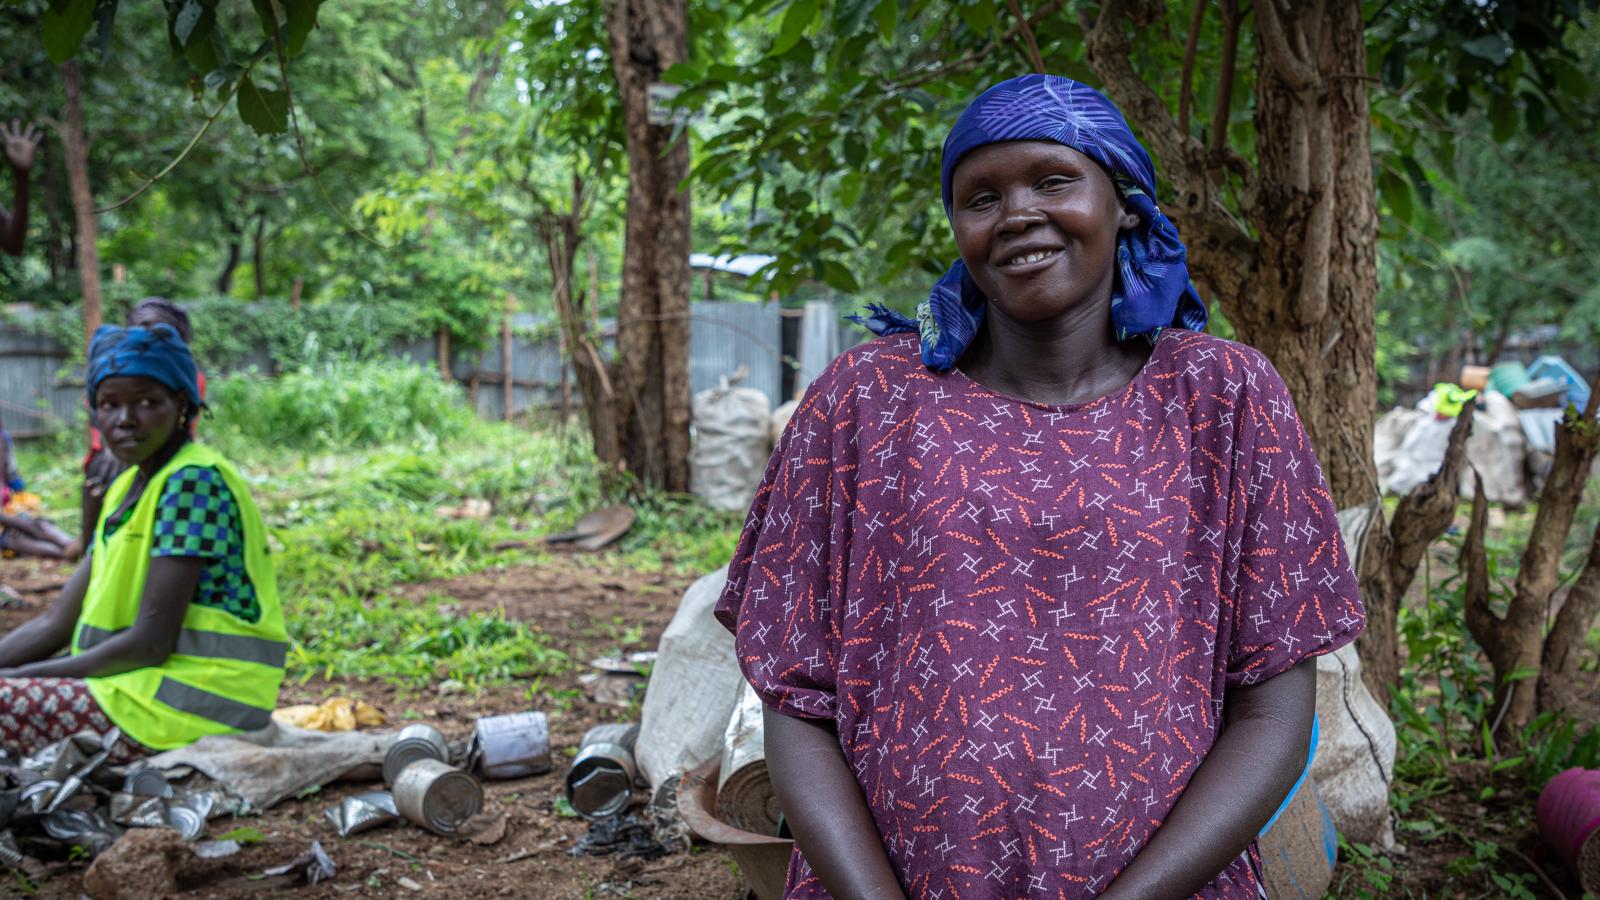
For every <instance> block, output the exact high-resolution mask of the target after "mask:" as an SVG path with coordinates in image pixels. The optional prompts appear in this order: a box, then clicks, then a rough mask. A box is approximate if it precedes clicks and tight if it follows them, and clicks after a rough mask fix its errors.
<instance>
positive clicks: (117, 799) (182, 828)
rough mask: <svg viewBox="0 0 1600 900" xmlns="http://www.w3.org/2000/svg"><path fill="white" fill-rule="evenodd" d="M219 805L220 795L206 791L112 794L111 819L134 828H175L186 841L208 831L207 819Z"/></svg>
mask: <svg viewBox="0 0 1600 900" xmlns="http://www.w3.org/2000/svg"><path fill="white" fill-rule="evenodd" d="M215 808H216V798H215V797H213V796H211V795H210V794H208V793H205V792H196V793H193V794H189V793H183V794H177V795H175V796H172V797H136V796H134V795H133V794H128V793H117V794H112V795H111V804H110V813H111V821H112V822H115V823H116V824H118V825H127V826H129V827H132V828H171V829H173V830H174V831H176V832H178V833H179V834H181V835H183V839H184V840H186V841H192V840H194V839H196V838H198V837H199V836H200V834H201V832H203V831H205V828H206V821H207V820H208V819H210V818H211V814H212V812H213V811H215Z"/></svg>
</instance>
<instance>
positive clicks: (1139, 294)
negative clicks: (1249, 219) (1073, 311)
mask: <svg viewBox="0 0 1600 900" xmlns="http://www.w3.org/2000/svg"><path fill="white" fill-rule="evenodd" d="M1006 141H1053V142H1055V143H1058V144H1064V145H1065V146H1068V147H1071V148H1072V149H1074V150H1077V151H1078V152H1079V153H1082V154H1083V155H1085V156H1087V157H1089V158H1090V159H1092V160H1094V161H1095V162H1097V163H1099V164H1100V166H1101V167H1102V168H1104V169H1105V170H1106V172H1107V173H1109V174H1110V175H1111V179H1112V181H1113V182H1114V183H1115V184H1116V186H1117V190H1118V192H1119V193H1120V194H1121V195H1122V199H1123V200H1124V202H1126V204H1127V206H1128V209H1129V210H1131V211H1132V212H1135V213H1137V214H1138V215H1139V222H1140V223H1139V225H1137V226H1136V227H1134V228H1131V229H1126V230H1124V231H1122V232H1121V233H1120V234H1118V236H1117V271H1116V275H1115V277H1114V279H1113V284H1112V288H1111V325H1112V328H1113V330H1114V331H1115V333H1116V337H1117V340H1119V341H1126V340H1130V339H1132V338H1134V337H1143V338H1146V339H1148V340H1150V341H1154V340H1155V338H1156V336H1157V335H1158V334H1160V333H1161V329H1163V328H1166V327H1167V326H1169V325H1176V326H1179V327H1181V328H1189V329H1193V330H1195V331H1200V330H1202V329H1204V328H1205V327H1206V318H1207V316H1206V307H1205V303H1203V302H1202V301H1201V300H1200V295H1199V294H1197V293H1195V289H1194V286H1193V285H1192V284H1190V283H1189V267H1188V264H1187V262H1186V258H1187V253H1186V251H1185V250H1184V246H1183V241H1182V240H1181V239H1180V238H1179V237H1178V229H1177V226H1175V225H1173V224H1172V222H1171V221H1170V220H1169V219H1167V217H1166V216H1165V215H1162V213H1161V210H1160V209H1158V208H1157V207H1156V203H1155V200H1154V199H1153V198H1154V197H1155V193H1156V175H1155V167H1154V166H1153V165H1152V164H1151V162H1150V154H1148V153H1146V152H1145V149H1144V147H1143V146H1142V145H1140V143H1139V140H1138V139H1137V138H1135V137H1134V136H1133V132H1132V131H1130V130H1129V129H1128V123H1127V122H1126V121H1125V120H1124V119H1123V118H1122V113H1121V112H1119V111H1118V110H1117V108H1116V107H1115V106H1113V105H1112V103H1111V101H1110V100H1107V99H1106V98H1105V97H1103V96H1101V94H1100V92H1098V91H1096V90H1094V89H1093V88H1091V87H1088V86H1087V85H1083V84H1080V83H1078V82H1076V81H1073V80H1072V79H1070V78H1062V77H1060V76H1058V75H1024V76H1022V77H1020V78H1012V79H1010V80H1008V81H1002V82H1000V83H999V84H997V85H995V86H994V87H991V88H989V89H988V90H987V91H984V92H983V94H981V95H980V96H979V97H978V99H977V100H974V101H973V102H972V105H970V106H968V107H967V108H966V110H965V111H964V112H962V113H961V117H960V118H958V119H957V120H956V124H955V125H954V126H953V127H952V128H951V129H950V135H949V136H948V137H946V138H945V141H944V166H943V171H942V172H941V174H940V182H941V184H940V187H941V189H942V191H943V194H944V211H945V215H946V216H949V215H950V203H951V198H950V185H951V181H952V179H953V176H954V174H955V169H956V164H957V163H959V162H961V160H962V158H963V157H965V156H966V155H967V154H968V153H971V152H972V151H973V150H976V149H978V148H979V147H983V146H986V145H988V144H998V143H1002V142H1006ZM987 306H988V298H987V297H985V296H984V294H983V292H982V291H981V290H979V289H978V286H977V284H976V283H974V282H973V280H972V276H971V275H970V274H969V273H968V272H967V267H966V264H965V263H963V262H962V261H961V260H959V259H957V260H956V262H955V264H954V265H952V266H951V267H950V270H949V271H948V272H946V273H945V274H944V277H942V278H940V279H939V281H938V282H937V283H936V284H934V286H933V290H932V291H930V292H929V294H928V299H927V300H926V301H925V302H923V303H922V304H920V305H919V306H918V307H917V319H916V321H912V320H911V319H908V318H906V317H905V316H903V315H901V314H900V313H897V312H895V311H893V310H890V309H887V308H885V307H882V306H878V305H876V304H874V305H873V306H871V307H869V310H868V314H867V315H865V316H861V317H857V321H859V322H861V323H862V324H863V325H866V326H867V327H868V328H870V329H872V330H873V331H874V332H876V333H878V334H895V333H897V332H909V331H916V332H919V333H920V334H921V337H922V361H923V362H924V363H925V364H927V366H928V367H929V368H932V369H936V370H944V369H949V368H951V367H952V366H954V365H955V364H956V360H958V359H960V358H961V354H962V353H963V352H965V351H966V349H967V345H968V344H970V343H971V342H972V339H973V337H974V336H976V335H977V333H978V329H979V328H980V327H981V326H982V325H983V315H984V310H985V309H986V307H987Z"/></svg>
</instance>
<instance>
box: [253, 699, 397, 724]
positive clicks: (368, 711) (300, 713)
mask: <svg viewBox="0 0 1600 900" xmlns="http://www.w3.org/2000/svg"><path fill="white" fill-rule="evenodd" d="M272 718H273V719H275V720H276V721H277V722H278V723H280V724H283V725H290V726H293V727H295V728H303V729H306V730H308V731H355V730H356V729H357V728H370V727H373V726H376V725H382V724H384V723H385V722H387V721H388V719H386V718H385V717H384V715H383V711H382V710H380V709H378V708H377V707H375V706H373V705H371V704H369V703H365V702H363V701H361V700H354V699H351V698H349V697H334V698H333V699H331V700H326V701H324V702H322V703H302V704H300V705H298V706H285V707H282V708H280V709H275V710H273V711H272Z"/></svg>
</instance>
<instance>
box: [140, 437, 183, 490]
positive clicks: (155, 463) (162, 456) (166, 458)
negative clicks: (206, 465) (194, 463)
mask: <svg viewBox="0 0 1600 900" xmlns="http://www.w3.org/2000/svg"><path fill="white" fill-rule="evenodd" d="M187 443H189V435H188V434H186V433H184V432H183V429H182V428H181V427H180V428H179V429H178V433H177V434H174V435H173V437H172V440H170V441H167V443H166V445H165V446H163V447H162V448H161V449H160V450H157V451H156V452H154V453H152V454H150V458H149V459H147V460H145V461H144V462H141V463H139V479H140V480H141V481H146V482H148V481H149V480H150V479H152V478H154V477H156V473H157V472H159V471H161V470H162V469H164V468H166V466H167V463H169V462H172V458H173V457H174V456H177V455H178V451H179V450H182V449H183V445H184V444H187Z"/></svg>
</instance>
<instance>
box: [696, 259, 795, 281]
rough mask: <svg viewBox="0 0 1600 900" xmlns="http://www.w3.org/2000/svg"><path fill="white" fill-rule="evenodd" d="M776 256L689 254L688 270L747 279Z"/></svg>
mask: <svg viewBox="0 0 1600 900" xmlns="http://www.w3.org/2000/svg"><path fill="white" fill-rule="evenodd" d="M776 259H777V257H776V256H764V255H762V254H760V253H745V254H742V255H740V256H727V255H723V256H716V257H713V256H712V255H711V254H709V253H691V254H689V268H691V269H715V270H717V271H718V272H732V273H733V274H735V275H743V276H744V277H746V278H749V277H750V276H751V275H754V274H755V273H756V271H757V270H759V269H760V268H761V267H762V266H764V265H766V264H768V263H770V262H772V261H774V260H776Z"/></svg>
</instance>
